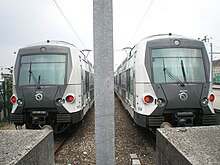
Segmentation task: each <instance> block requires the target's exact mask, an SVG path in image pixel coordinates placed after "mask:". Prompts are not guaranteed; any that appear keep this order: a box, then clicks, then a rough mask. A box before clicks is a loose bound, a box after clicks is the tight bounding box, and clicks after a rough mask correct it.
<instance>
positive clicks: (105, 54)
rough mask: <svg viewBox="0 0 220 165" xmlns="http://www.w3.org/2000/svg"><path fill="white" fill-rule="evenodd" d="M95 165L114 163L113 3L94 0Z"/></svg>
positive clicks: (109, 0) (106, 0)
mask: <svg viewBox="0 0 220 165" xmlns="http://www.w3.org/2000/svg"><path fill="white" fill-rule="evenodd" d="M93 37H94V38H93V39H94V71H95V77H94V90H95V91H94V92H95V93H94V94H95V140H96V164H97V165H113V164H115V124H114V74H113V72H114V71H113V67H114V65H113V19H112V0H93Z"/></svg>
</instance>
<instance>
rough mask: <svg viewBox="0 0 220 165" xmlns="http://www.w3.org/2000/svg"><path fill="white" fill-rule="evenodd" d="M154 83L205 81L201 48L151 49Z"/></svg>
mask: <svg viewBox="0 0 220 165" xmlns="http://www.w3.org/2000/svg"><path fill="white" fill-rule="evenodd" d="M151 58H152V72H153V80H154V83H180V84H185V83H205V82H206V72H205V66H204V61H203V54H202V50H201V49H197V48H155V49H152V50H151Z"/></svg>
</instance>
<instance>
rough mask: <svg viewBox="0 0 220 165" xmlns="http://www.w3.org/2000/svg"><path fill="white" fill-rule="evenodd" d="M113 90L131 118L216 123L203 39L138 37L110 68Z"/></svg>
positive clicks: (146, 122) (147, 123)
mask: <svg viewBox="0 0 220 165" xmlns="http://www.w3.org/2000/svg"><path fill="white" fill-rule="evenodd" d="M114 77H115V93H116V94H117V96H118V97H119V99H120V100H121V102H122V104H123V106H124V107H125V108H126V109H127V111H128V112H129V113H130V115H131V117H132V118H133V120H134V121H135V123H136V124H138V125H140V126H142V127H150V128H153V127H154V128H156V127H159V126H161V124H162V123H164V122H169V123H170V124H171V125H172V126H193V125H212V124H216V114H215V111H214V109H213V105H212V104H213V101H214V98H215V97H214V95H213V94H212V86H211V72H210V61H209V57H208V54H207V52H206V48H205V46H204V43H203V42H201V41H198V40H194V39H189V38H186V37H182V36H177V35H172V34H168V35H156V36H151V37H147V38H145V39H143V40H142V41H140V42H139V43H137V44H136V45H135V46H134V47H133V48H132V50H131V52H130V54H129V56H128V57H127V58H126V59H125V60H124V61H123V63H122V64H121V65H120V66H119V67H118V69H117V70H116V72H115V75H114Z"/></svg>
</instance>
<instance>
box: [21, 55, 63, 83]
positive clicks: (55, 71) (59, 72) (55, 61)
mask: <svg viewBox="0 0 220 165" xmlns="http://www.w3.org/2000/svg"><path fill="white" fill-rule="evenodd" d="M65 68H66V55H64V54H63V55H60V54H59V55H58V54H56V55H54V54H45V55H24V56H21V62H20V69H19V81H18V82H19V85H36V84H38V83H40V84H41V85H54V84H59V85H62V84H64V81H65V73H66V71H65V70H66V69H65Z"/></svg>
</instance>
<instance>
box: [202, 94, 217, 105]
mask: <svg viewBox="0 0 220 165" xmlns="http://www.w3.org/2000/svg"><path fill="white" fill-rule="evenodd" d="M214 100H215V96H214V95H213V94H211V95H210V96H209V98H203V99H202V103H203V105H208V103H209V101H210V102H213V101H214Z"/></svg>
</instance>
